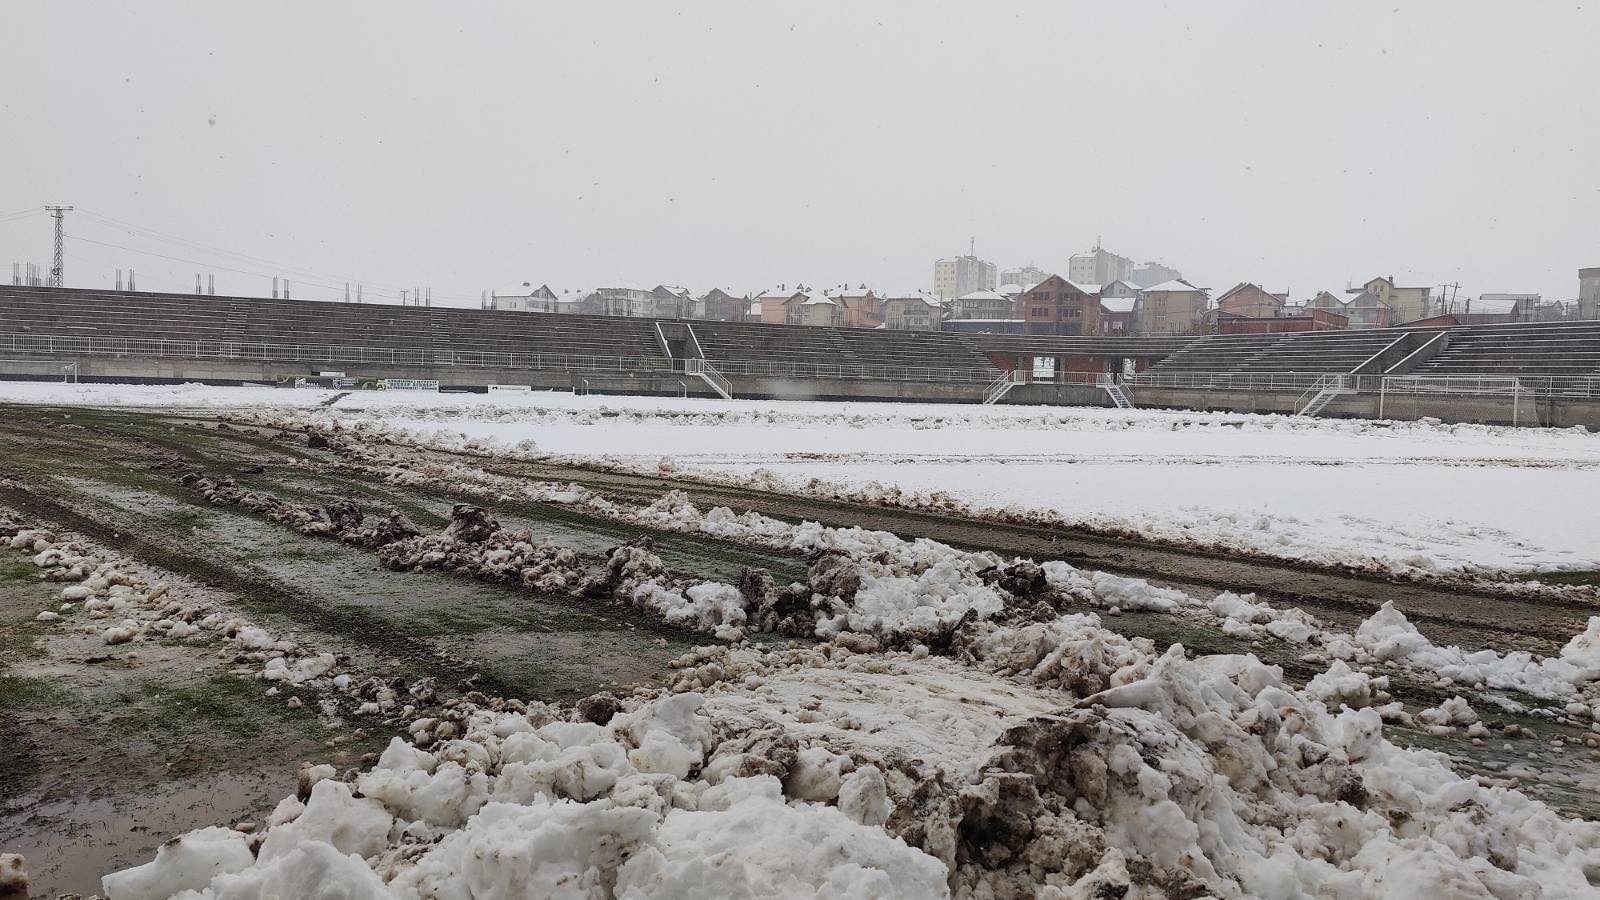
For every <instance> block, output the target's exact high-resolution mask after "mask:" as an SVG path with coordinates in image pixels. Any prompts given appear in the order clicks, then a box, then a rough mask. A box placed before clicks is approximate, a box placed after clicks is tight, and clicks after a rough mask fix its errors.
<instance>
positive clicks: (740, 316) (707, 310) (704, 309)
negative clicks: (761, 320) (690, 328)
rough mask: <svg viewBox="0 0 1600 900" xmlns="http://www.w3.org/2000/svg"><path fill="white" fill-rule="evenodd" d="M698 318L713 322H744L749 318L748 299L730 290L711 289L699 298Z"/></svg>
mask: <svg viewBox="0 0 1600 900" xmlns="http://www.w3.org/2000/svg"><path fill="white" fill-rule="evenodd" d="M700 318H702V319H709V320H711V321H713V322H744V321H747V320H749V318H750V299H749V298H748V297H743V296H740V295H738V294H735V293H734V292H733V291H732V290H731V289H724V288H712V289H711V290H709V291H706V293H705V296H703V297H701V298H700Z"/></svg>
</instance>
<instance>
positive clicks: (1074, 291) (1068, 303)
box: [1017, 275, 1100, 335]
mask: <svg viewBox="0 0 1600 900" xmlns="http://www.w3.org/2000/svg"><path fill="white" fill-rule="evenodd" d="M1017 305H1018V308H1017V312H1018V313H1019V315H1020V318H1022V319H1023V321H1024V322H1026V323H1027V325H1026V328H1027V333H1028V334H1066V335H1071V334H1081V335H1088V334H1099V333H1100V298H1099V296H1097V295H1095V294H1091V293H1088V292H1086V291H1084V289H1083V288H1081V287H1079V286H1078V285H1076V284H1073V283H1072V281H1071V280H1069V279H1066V278H1062V277H1061V276H1060V275H1051V276H1050V277H1049V278H1046V279H1045V280H1044V281H1041V282H1040V283H1038V284H1036V285H1034V286H1033V287H1032V288H1030V289H1029V290H1028V292H1027V293H1025V294H1023V295H1022V296H1021V297H1020V298H1018V300H1017Z"/></svg>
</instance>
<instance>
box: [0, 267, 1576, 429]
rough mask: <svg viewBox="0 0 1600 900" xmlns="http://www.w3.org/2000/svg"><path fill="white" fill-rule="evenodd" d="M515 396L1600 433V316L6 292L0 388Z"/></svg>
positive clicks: (1, 291)
mask: <svg viewBox="0 0 1600 900" xmlns="http://www.w3.org/2000/svg"><path fill="white" fill-rule="evenodd" d="M330 371H334V372H340V373H347V374H348V376H349V377H350V378H351V379H352V380H357V381H359V382H360V383H364V384H365V383H374V384H376V383H379V382H381V381H383V380H385V379H409V380H413V381H417V382H422V383H437V384H439V385H440V386H442V387H444V388H447V389H448V388H460V389H483V388H485V387H487V386H489V385H496V384H502V385H520V386H531V387H534V388H540V389H557V390H582V391H596V392H615V393H645V394H649V393H656V394H683V395H689V394H698V395H708V396H711V395H714V396H722V397H733V396H742V397H787V398H831V399H851V398H856V399H876V400H916V401H934V402H969V403H970V402H1006V403H1055V404H1072V405H1117V406H1149V407H1163V408H1198V409H1223V410H1239V411H1255V412H1282V413H1296V414H1323V415H1345V416H1379V417H1391V418H1409V417H1419V416H1437V417H1439V418H1443V419H1446V420H1452V421H1483V422H1500V421H1505V422H1510V423H1514V424H1533V423H1538V424H1545V425H1567V424H1581V425H1585V426H1590V427H1596V426H1600V322H1546V323H1524V324H1508V325H1475V326H1430V327H1425V328H1416V329H1408V328H1405V327H1399V328H1386V329H1371V330H1364V331H1324V332H1298V333H1286V334H1239V335H1205V336H1164V337H1128V336H1121V335H1118V336H1104V337H1101V336H1083V337H1072V336H1049V335H1022V334H1016V335H1013V334H961V333H955V332H930V331H894V330H888V329H864V328H845V327H813V326H799V325H774V324H761V323H731V322H710V321H691V320H676V319H647V318H629V317H606V316H583V315H568V314H552V313H525V312H507V311H496V310H478V309H452V308H442V307H435V308H426V307H400V306H386V305H363V304H348V303H329V302H313V301H304V300H288V299H283V300H277V299H270V300H269V299H260V298H237V297H215V296H202V295H189V294H160V293H144V292H128V291H97V290H85V289H75V288H49V287H24V286H0V377H7V378H61V377H64V376H63V373H64V372H67V373H69V374H68V375H66V376H65V377H72V376H76V377H78V378H80V379H85V380H106V381H133V382H139V381H144V382H166V383H170V382H176V381H207V382H213V383H227V382H259V383H290V384H292V383H294V381H295V380H296V379H297V378H303V377H306V376H311V375H316V374H318V373H322V372H330Z"/></svg>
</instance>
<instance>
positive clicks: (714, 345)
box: [0, 286, 999, 382]
mask: <svg viewBox="0 0 1600 900" xmlns="http://www.w3.org/2000/svg"><path fill="white" fill-rule="evenodd" d="M690 324H691V325H692V326H693V329H694V333H695V337H696V339H697V340H698V341H699V344H700V347H701V350H702V352H703V353H704V355H705V357H706V358H707V359H708V360H710V361H711V362H712V364H713V365H715V366H717V367H718V368H719V369H722V370H725V373H726V374H728V375H746V374H749V375H775V376H794V377H835V378H838V377H843V378H886V379H892V380H932V381H978V382H984V381H989V380H992V379H993V378H994V377H996V376H997V375H998V374H999V372H998V370H996V369H995V368H994V367H993V366H992V365H990V363H989V360H988V358H987V357H985V356H984V355H983V354H982V353H981V352H979V351H978V349H977V348H976V347H975V346H974V345H973V344H972V342H971V341H970V340H969V339H968V338H966V337H965V336H963V335H955V334H945V333H942V332H910V331H889V330H886V329H862V328H816V327H807V326H793V325H763V324H758V323H727V322H692V323H690ZM0 335H20V336H22V337H21V338H17V339H9V338H0V348H6V347H9V348H11V349H14V350H18V351H22V352H26V351H29V350H30V348H33V349H38V348H39V347H40V345H39V343H38V341H37V340H33V341H30V340H29V338H30V337H32V338H37V339H43V338H45V337H50V338H69V339H74V338H76V339H82V338H89V339H91V340H92V341H94V343H93V344H83V343H82V342H81V341H80V342H77V343H72V342H66V343H65V345H64V346H61V347H59V348H58V349H59V350H61V351H63V352H71V351H86V352H101V353H105V352H116V353H122V352H125V353H126V354H127V355H191V354H190V352H189V351H188V350H186V349H185V347H184V346H183V344H182V342H190V343H191V344H193V343H194V342H198V344H196V349H195V350H194V351H193V353H192V355H195V356H226V357H229V358H263V359H285V358H288V359H306V360H325V361H327V362H330V363H333V362H338V361H350V362H383V361H392V362H394V363H395V364H418V365H485V366H494V365H504V366H508V367H513V368H567V369H584V368H594V369H597V370H607V369H633V370H646V371H661V370H666V369H670V368H672V366H673V364H674V363H673V360H672V359H670V358H669V357H668V356H667V355H666V354H665V353H664V352H663V347H662V344H661V341H660V340H659V339H658V336H657V331H656V320H653V319H642V318H622V317H611V316H580V315H568V314H554V313H524V312H508V311H495V310H478V309H453V308H444V307H436V308H419V307H398V306H384V305H360V304H348V303H323V302H312V301H305V300H276V299H259V298H231V297H210V296H200V295H189V294H150V293H134V292H118V291H93V290H77V289H65V290H63V289H48V288H29V287H7V286H0ZM7 340H9V341H10V343H9V344H7V343H4V341H7ZM156 341H166V342H168V343H167V344H166V345H161V346H159V347H158V346H157V345H155V344H154V343H151V342H156ZM124 342H128V343H124ZM141 342H142V343H141ZM58 343H61V342H58ZM124 347H125V348H126V350H122V349H119V348H124ZM286 352H287V353H288V354H289V355H287V356H285V355H284V354H285V353H286ZM513 354H514V355H515V357H514V358H510V357H511V355H513ZM682 355H693V354H692V353H687V354H682Z"/></svg>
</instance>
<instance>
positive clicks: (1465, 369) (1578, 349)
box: [1412, 322, 1600, 377]
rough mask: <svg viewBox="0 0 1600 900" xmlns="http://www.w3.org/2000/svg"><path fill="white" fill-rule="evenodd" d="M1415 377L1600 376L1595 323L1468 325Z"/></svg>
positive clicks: (1455, 331) (1598, 324)
mask: <svg viewBox="0 0 1600 900" xmlns="http://www.w3.org/2000/svg"><path fill="white" fill-rule="evenodd" d="M1412 374H1415V375H1429V376H1433V375H1499V376H1505V375H1513V376H1519V377H1538V376H1555V377H1564V376H1600V322H1530V323H1526V324H1517V325H1472V326H1467V327H1462V328H1453V329H1451V330H1450V340H1449V343H1448V344H1447V345H1446V346H1445V348H1444V350H1442V351H1440V353H1439V354H1438V355H1437V356H1435V357H1433V358H1432V359H1431V360H1429V361H1428V362H1426V363H1424V364H1423V365H1421V366H1419V367H1418V368H1417V370H1416V371H1415V372H1413V373H1412Z"/></svg>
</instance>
